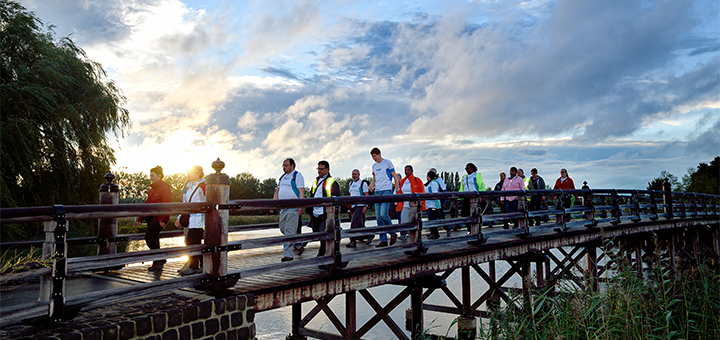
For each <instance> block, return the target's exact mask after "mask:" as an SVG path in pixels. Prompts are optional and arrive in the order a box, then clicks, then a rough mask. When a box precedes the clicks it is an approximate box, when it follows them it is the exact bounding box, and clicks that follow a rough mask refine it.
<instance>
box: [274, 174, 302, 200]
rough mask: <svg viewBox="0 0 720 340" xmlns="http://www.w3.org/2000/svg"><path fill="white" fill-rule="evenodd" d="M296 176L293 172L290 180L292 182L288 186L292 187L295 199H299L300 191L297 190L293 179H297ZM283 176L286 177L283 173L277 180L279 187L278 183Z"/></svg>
mask: <svg viewBox="0 0 720 340" xmlns="http://www.w3.org/2000/svg"><path fill="white" fill-rule="evenodd" d="M297 174H298V172H297V171H295V170H293V178H292V180H291V181H290V186H291V187H292V189H293V192H295V197H298V198H299V197H300V191H299V190H298V187H297V184H296V183H295V178H297ZM285 175H287V174H285V173H283V174H282V176H280V178H279V179H278V185H280V181H282V179H283V177H284V176H285Z"/></svg>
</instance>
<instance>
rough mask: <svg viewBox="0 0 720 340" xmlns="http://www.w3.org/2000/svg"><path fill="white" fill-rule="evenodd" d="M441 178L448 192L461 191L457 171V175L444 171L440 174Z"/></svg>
mask: <svg viewBox="0 0 720 340" xmlns="http://www.w3.org/2000/svg"><path fill="white" fill-rule="evenodd" d="M440 178H442V179H443V181H445V186H446V187H447V191H459V190H460V174H458V172H457V171H455V173H452V172H447V171H443V172H441V173H440Z"/></svg>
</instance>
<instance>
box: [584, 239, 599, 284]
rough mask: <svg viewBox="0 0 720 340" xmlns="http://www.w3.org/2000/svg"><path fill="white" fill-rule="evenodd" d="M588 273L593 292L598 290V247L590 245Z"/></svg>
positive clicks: (588, 248) (588, 250)
mask: <svg viewBox="0 0 720 340" xmlns="http://www.w3.org/2000/svg"><path fill="white" fill-rule="evenodd" d="M587 274H588V276H589V277H587V278H586V279H587V280H589V282H590V287H591V288H592V291H593V292H597V291H598V268H597V247H595V245H594V244H593V245H590V246H588V247H587Z"/></svg>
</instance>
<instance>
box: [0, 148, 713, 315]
mask: <svg viewBox="0 0 720 340" xmlns="http://www.w3.org/2000/svg"><path fill="white" fill-rule="evenodd" d="M213 168H214V169H215V173H213V174H210V175H208V176H207V182H206V184H207V200H206V202H204V203H163V204H122V205H118V204H117V203H118V200H117V197H118V187H117V185H115V184H112V180H113V179H114V176H113V175H112V174H108V175H106V176H105V178H106V180H107V183H106V184H103V186H101V188H100V204H99V205H81V206H60V205H56V206H53V207H32V208H9V209H0V224H5V223H18V222H44V223H45V224H44V225H45V233H46V238H45V240H44V241H25V242H8V243H2V244H0V247H2V249H3V250H7V249H8V248H10V247H18V248H22V247H29V246H39V245H42V247H43V256H44V257H45V258H52V262H53V265H52V268H42V269H38V270H34V271H32V272H30V273H29V274H28V273H20V274H8V275H5V277H4V278H5V279H12V278H14V277H17V276H21V275H22V276H27V275H37V276H40V277H41V287H40V292H39V300H38V302H35V303H29V304H24V305H19V306H8V307H5V306H3V309H2V311H0V325H6V324H11V323H14V322H17V321H19V320H23V319H26V318H31V317H36V318H37V317H40V316H43V317H44V318H46V320H45V321H43V322H48V323H54V322H59V321H62V320H67V319H70V318H73V317H74V315H76V314H77V312H78V311H79V310H80V309H81V308H84V307H94V306H99V305H103V304H107V303H111V302H113V301H118V300H122V299H124V298H127V297H132V296H134V295H137V291H138V290H142V291H143V293H145V294H149V293H153V292H160V291H166V290H172V289H178V288H183V287H195V288H197V289H201V290H207V291H218V290H223V289H225V288H227V287H232V286H234V285H235V283H236V282H237V281H238V280H240V279H242V278H247V277H251V276H256V275H261V274H267V273H269V272H275V273H277V272H285V271H292V270H298V269H301V268H309V267H320V268H322V269H324V270H342V268H344V267H345V266H346V265H347V263H348V262H349V261H353V260H354V259H359V258H368V257H386V256H390V255H395V256H419V255H421V254H424V253H425V252H427V250H428V249H429V248H430V247H435V246H440V245H443V244H448V243H457V242H466V243H467V244H469V245H472V246H476V247H482V244H483V242H484V241H485V239H484V236H483V232H482V228H481V226H483V225H494V224H498V223H503V222H505V221H513V222H515V224H516V225H517V229H513V230H509V231H508V232H510V233H514V234H516V236H517V237H531V236H532V232H533V230H538V229H540V228H542V229H546V228H552V229H554V230H555V231H557V232H564V231H567V230H568V228H570V227H578V226H583V227H586V228H596V227H598V226H601V225H602V224H608V223H609V224H613V225H618V224H623V223H627V222H630V223H636V222H639V221H642V220H646V221H647V220H650V221H653V220H658V219H668V220H669V219H683V218H694V217H707V216H718V215H719V213H718V207H719V206H718V200H719V199H720V196H717V195H706V194H696V193H685V192H672V191H670V184H669V183H668V182H667V181H666V183H665V189H666V190H665V191H654V190H621V189H600V190H598V189H595V190H591V189H589V188H588V187H587V183H586V185H585V186H584V187H583V189H579V190H534V191H501V192H499V191H487V192H480V193H477V192H445V193H432V194H404V195H387V196H362V197H327V198H307V199H288V200H270V199H260V200H238V201H229V200H228V197H229V184H230V181H229V177H228V176H227V175H225V174H223V173H221V171H222V169H223V168H224V163H223V162H222V161H220V160H219V159H218V160H217V161H215V162H213ZM570 195H572V196H577V197H578V199H579V201H580V202H581V203H580V204H577V205H572V206H563V201H564V200H563V198H565V197H569V196H570ZM513 196H515V197H517V200H518V211H517V212H509V213H500V214H494V213H493V214H482V213H481V212H480V210H479V207H480V206H484V205H485V204H487V203H490V202H492V201H496V200H503V199H506V198H508V197H513ZM532 196H536V197H539V196H545V197H554V198H555V204H554V205H552V206H551V207H549V208H548V209H545V210H535V211H528V205H527V202H528V199H529V198H530V197H532ZM434 199H439V200H458V199H462V200H466V201H468V202H469V205H470V209H469V214H467V215H468V216H460V217H453V218H449V219H444V220H435V221H424V220H423V219H422V212H421V211H419V209H418V206H419V205H418V202H419V201H423V200H434ZM400 201H409V202H410V204H409V205H410V209H411V213H410V220H409V221H403V223H399V224H394V225H387V226H377V227H366V228H360V229H350V230H343V229H342V228H341V227H340V218H339V215H340V214H339V211H340V207H341V206H343V205H351V204H358V203H362V204H374V203H383V202H400ZM482 202H485V203H482ZM317 206H322V207H325V211H326V213H327V222H326V229H325V230H324V231H320V232H313V233H307V234H300V235H294V236H278V237H264V238H254V239H248V240H242V241H233V242H228V233H230V232H243V231H250V230H257V229H263V228H269V227H273V226H274V224H263V225H250V226H232V227H231V226H229V223H228V221H229V215H230V214H242V213H243V212H247V211H256V210H271V209H274V210H277V209H290V208H305V207H317ZM490 212H491V211H490ZM190 213H204V214H205V238H204V244H201V245H192V246H186V247H172V248H164V249H156V250H149V251H138V252H131V253H117V251H116V249H117V242H122V241H128V240H140V239H142V238H143V235H142V234H131V235H117V218H119V217H136V216H155V215H169V214H190ZM538 217H539V218H545V219H547V220H549V221H550V222H549V223H544V224H542V225H536V226H532V227H531V226H530V224H529V221H530V219H532V218H538ZM80 219H98V236H97V237H84V238H75V239H67V238H66V235H67V230H68V228H69V224H68V221H69V220H70V221H72V220H80ZM456 225H466V226H468V231H469V232H468V234H467V235H463V236H455V237H450V238H443V239H435V240H423V238H422V232H423V230H424V229H428V228H431V227H442V226H456ZM399 231H406V232H408V236H409V242H407V243H404V244H397V245H395V246H391V247H384V248H372V249H368V250H360V251H353V252H351V253H346V254H343V253H341V251H340V250H341V248H340V242H341V240H342V239H347V238H360V237H364V236H371V235H375V234H380V233H394V232H399ZM180 235H182V231H171V232H163V233H162V237H176V236H180ZM312 241H319V242H325V245H326V249H327V252H326V254H327V255H326V256H320V257H314V258H310V259H302V260H299V261H290V262H283V263H272V264H266V265H259V266H254V267H250V268H244V269H240V270H228V268H227V255H228V252H232V251H243V250H248V249H255V248H264V247H272V246H281V245H284V244H288V243H300V242H312ZM88 243H97V244H98V255H96V256H89V257H82V258H70V259H68V258H67V256H66V253H67V247H68V246H69V245H76V244H88ZM184 255H187V256H196V255H201V256H202V257H203V273H202V274H197V275H191V276H187V277H180V278H174V279H169V280H162V281H156V282H151V283H145V284H139V285H133V286H130V287H124V288H118V289H113V290H109V291H99V292H86V293H84V294H81V295H74V296H70V297H68V296H66V295H65V284H66V278H67V275H68V274H73V273H79V272H84V271H93V270H104V269H107V268H113V267H122V266H125V265H128V264H132V263H139V262H145V261H154V260H163V259H166V258H173V257H180V256H184Z"/></svg>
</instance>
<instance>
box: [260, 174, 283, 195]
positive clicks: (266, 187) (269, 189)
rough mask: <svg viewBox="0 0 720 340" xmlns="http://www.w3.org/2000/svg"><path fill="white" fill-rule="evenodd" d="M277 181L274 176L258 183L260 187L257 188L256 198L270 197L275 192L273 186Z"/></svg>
mask: <svg viewBox="0 0 720 340" xmlns="http://www.w3.org/2000/svg"><path fill="white" fill-rule="evenodd" d="M277 186H278V183H277V180H276V179H274V178H266V179H265V180H263V181H262V182H261V183H260V189H259V190H258V198H272V197H273V194H275V188H277Z"/></svg>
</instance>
